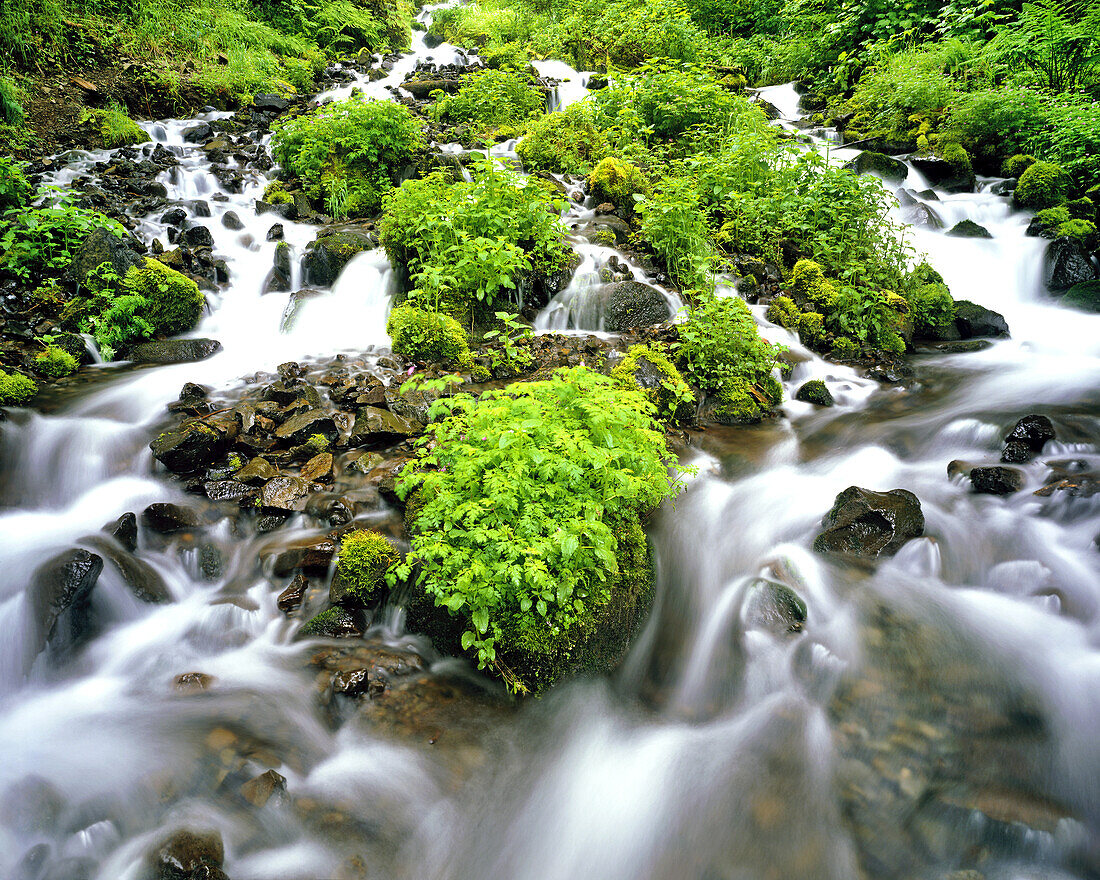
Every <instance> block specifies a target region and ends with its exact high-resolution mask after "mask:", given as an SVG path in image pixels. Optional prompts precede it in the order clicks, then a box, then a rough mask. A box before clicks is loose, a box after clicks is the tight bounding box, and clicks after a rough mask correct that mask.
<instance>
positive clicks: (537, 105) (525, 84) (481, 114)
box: [429, 69, 546, 133]
mask: <svg viewBox="0 0 1100 880" xmlns="http://www.w3.org/2000/svg"><path fill="white" fill-rule="evenodd" d="M545 106H546V98H545V96H544V95H543V94H542V92H540V91H539V90H538V89H537V88H535V87H534V86H533V85H532V84H531V82H530V80H529V79H528V77H527V76H526V75H525V74H522V73H518V72H516V71H514V70H492V69H482V70H476V71H474V72H473V73H468V74H466V75H465V76H463V78H462V85H461V86H460V87H459V89H458V91H457V92H455V93H454V94H452V95H441V96H440V97H439V99H438V100H437V101H436V102H435V103H434V104H433V105H432V106H431V108H430V110H429V112H430V113H431V115H432V116H433V117H434V118H435V119H438V120H442V121H446V122H450V123H452V124H456V125H457V124H465V125H469V126H471V127H472V128H473V129H474V130H475V131H477V132H479V133H488V132H491V131H492V130H493V129H495V128H498V127H500V126H503V125H517V124H519V123H521V122H523V121H525V120H526V119H528V118H530V117H531V116H533V115H535V114H537V113H538V112H539V111H541V110H542V109H543V108H544V107H545Z"/></svg>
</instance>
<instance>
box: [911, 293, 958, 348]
mask: <svg viewBox="0 0 1100 880" xmlns="http://www.w3.org/2000/svg"><path fill="white" fill-rule="evenodd" d="M908 299H909V305H910V307H911V309H912V314H913V329H914V332H915V333H916V335H918V336H925V337H929V338H932V339H939V338H942V337H943V336H944V335H945V334H947V333H949V332H950V330H951V327H952V326H953V324H954V322H955V300H954V299H952V298H951V292H950V291H949V290H948V289H947V285H946V284H937V283H933V284H924V285H921V286H920V287H918V288H916V289H915V290H914V291H913V292H912V293H910V294H909V297H908Z"/></svg>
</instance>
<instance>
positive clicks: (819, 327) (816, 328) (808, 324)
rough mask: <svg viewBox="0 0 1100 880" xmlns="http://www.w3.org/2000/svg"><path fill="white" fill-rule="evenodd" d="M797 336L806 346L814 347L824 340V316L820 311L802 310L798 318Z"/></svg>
mask: <svg viewBox="0 0 1100 880" xmlns="http://www.w3.org/2000/svg"><path fill="white" fill-rule="evenodd" d="M798 338H799V339H801V340H802V344H803V345H805V346H806V347H807V348H813V349H816V348H818V347H819V346H821V345H822V344H823V343H824V342H825V316H824V315H822V314H821V313H820V312H803V313H802V314H801V315H799V318H798Z"/></svg>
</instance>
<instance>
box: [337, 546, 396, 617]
mask: <svg viewBox="0 0 1100 880" xmlns="http://www.w3.org/2000/svg"><path fill="white" fill-rule="evenodd" d="M399 559H400V555H399V554H398V552H397V550H396V549H395V548H394V546H393V545H392V544H390V542H389V541H388V540H386V538H385V537H384V536H383V535H380V534H379V533H378V532H369V531H365V530H358V531H354V532H350V533H348V534H347V535H344V537H343V539H342V540H341V541H340V557H339V562H338V563H337V566H336V576H335V577H334V578H333V581H332V587H331V588H330V590H329V600H330V601H331V602H332V603H333V604H334V605H343V606H346V607H350V608H365V607H366V606H367V605H368V604H370V603H371V602H372V601H374V600H375V599H377V598H378V597H379V595H380V594H381V592H382V588H383V586H384V584H385V582H386V571H387V569H389V567H390V566H391V565H393V564H394V563H395V562H397V561H398V560H399Z"/></svg>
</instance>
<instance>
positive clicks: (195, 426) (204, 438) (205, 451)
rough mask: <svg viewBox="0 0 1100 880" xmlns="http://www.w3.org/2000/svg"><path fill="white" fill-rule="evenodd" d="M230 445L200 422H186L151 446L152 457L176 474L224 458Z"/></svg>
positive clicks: (221, 435) (166, 433) (223, 436)
mask: <svg viewBox="0 0 1100 880" xmlns="http://www.w3.org/2000/svg"><path fill="white" fill-rule="evenodd" d="M227 446H228V438H227V437H226V436H225V435H224V434H222V433H219V432H218V431H216V430H214V428H212V427H210V425H208V424H206V423H205V422H201V421H193V422H184V423H183V424H182V425H180V426H179V427H178V428H176V429H175V430H173V431H166V432H165V433H163V434H161V435H160V436H159V437H157V438H156V439H155V440H154V441H153V442H152V443H150V444H149V448H150V449H151V450H153V457H154V458H155V459H156V460H157V461H159V462H160V463H161V464H163V465H164V466H165V467H166V468H168V470H170V471H172V472H174V473H177V474H179V473H186V472H189V471H196V470H198V469H199V468H202V467H205V466H206V465H208V464H210V463H211V462H213V461H215V460H216V459H217V458H218V457H219V456H221V454H222V453H223V452H225V450H226V448H227Z"/></svg>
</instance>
